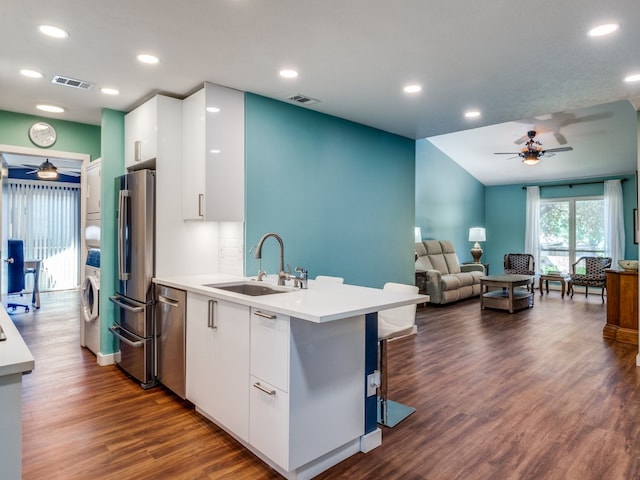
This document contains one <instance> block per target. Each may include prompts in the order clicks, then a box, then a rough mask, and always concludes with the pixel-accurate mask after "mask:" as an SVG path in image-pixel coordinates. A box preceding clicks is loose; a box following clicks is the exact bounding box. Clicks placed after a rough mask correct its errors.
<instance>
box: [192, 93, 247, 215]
mask: <svg viewBox="0 0 640 480" xmlns="http://www.w3.org/2000/svg"><path fill="white" fill-rule="evenodd" d="M182 118H183V127H182V135H183V141H182V162H183V175H182V192H183V198H182V210H183V217H184V219H186V220H211V221H221V222H236V221H237V222H242V221H244V94H243V93H242V92H240V91H238V90H233V89H231V88H226V87H222V86H219V85H214V84H211V83H208V82H207V83H205V84H204V87H203V88H202V89H201V90H199V91H197V92H195V93H194V94H192V95H191V96H189V97H188V98H186V99H184V100H183V103H182Z"/></svg>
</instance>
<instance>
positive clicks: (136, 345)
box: [109, 325, 144, 348]
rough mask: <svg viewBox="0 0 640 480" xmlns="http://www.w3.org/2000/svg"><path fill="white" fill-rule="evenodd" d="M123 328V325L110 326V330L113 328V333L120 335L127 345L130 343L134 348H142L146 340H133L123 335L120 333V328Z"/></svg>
mask: <svg viewBox="0 0 640 480" xmlns="http://www.w3.org/2000/svg"><path fill="white" fill-rule="evenodd" d="M121 328H122V327H119V326H118V325H113V326H111V327H109V330H111V333H113V334H114V335H115V336H116V337H118V338H119V339H120V340H121V341H123V342H124V343H126V344H127V345H130V346H132V347H134V348H141V347H143V346H144V342H142V341H138V342H132V341H131V340H129V339H128V338H126V337H123V336H122V335H120V334H119V333H118V330H121ZM130 335H133V334H132V333H130Z"/></svg>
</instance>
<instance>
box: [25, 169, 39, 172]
mask: <svg viewBox="0 0 640 480" xmlns="http://www.w3.org/2000/svg"><path fill="white" fill-rule="evenodd" d="M26 173H38V170H37V169H36V170H31V171H30V172H26Z"/></svg>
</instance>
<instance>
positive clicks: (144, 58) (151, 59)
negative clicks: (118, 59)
mask: <svg viewBox="0 0 640 480" xmlns="http://www.w3.org/2000/svg"><path fill="white" fill-rule="evenodd" d="M137 58H138V60H139V61H140V62H142V63H149V64H153V63H158V62H159V61H160V60H159V59H158V57H155V56H153V55H149V54H148V53H141V54H140V55H138V57H137Z"/></svg>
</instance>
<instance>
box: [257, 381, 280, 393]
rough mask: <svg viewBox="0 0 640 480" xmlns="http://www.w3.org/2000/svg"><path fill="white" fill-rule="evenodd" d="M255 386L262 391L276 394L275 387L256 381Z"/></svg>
mask: <svg viewBox="0 0 640 480" xmlns="http://www.w3.org/2000/svg"><path fill="white" fill-rule="evenodd" d="M253 386H254V387H256V388H257V389H258V390H260V391H261V392H264V393H266V394H267V395H275V394H276V391H275V389H274V390H272V389H270V388H267V387H265V386H263V385H260V382H256V383H254V384H253Z"/></svg>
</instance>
